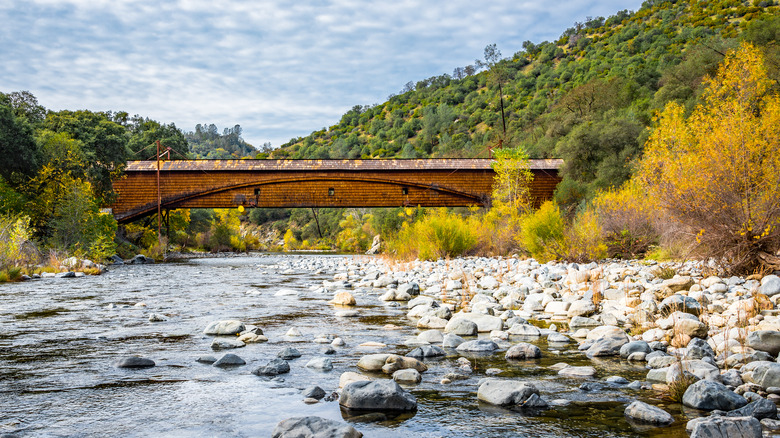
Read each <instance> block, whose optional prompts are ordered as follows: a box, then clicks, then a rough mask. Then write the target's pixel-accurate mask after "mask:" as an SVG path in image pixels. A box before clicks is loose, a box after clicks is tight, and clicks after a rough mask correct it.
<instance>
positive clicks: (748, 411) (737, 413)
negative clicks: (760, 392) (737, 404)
mask: <svg viewBox="0 0 780 438" xmlns="http://www.w3.org/2000/svg"><path fill="white" fill-rule="evenodd" d="M726 416H728V417H748V416H749V417H755V418H758V419H759V420H762V419H764V418H771V419H773V420H775V419H777V405H776V404H775V403H774V402H772V401H769V400H767V399H765V398H759V399H758V400H756V401H752V402H750V403H748V404H746V405H745V406H742V407H741V408H739V409H734V410H733V411H729V412H727V413H726Z"/></svg>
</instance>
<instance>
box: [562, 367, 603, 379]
mask: <svg viewBox="0 0 780 438" xmlns="http://www.w3.org/2000/svg"><path fill="white" fill-rule="evenodd" d="M558 375H559V376H562V377H573V378H579V379H589V378H591V377H593V376H595V375H596V369H595V368H593V367H591V366H583V367H572V366H567V367H565V368H563V369H561V370H559V371H558Z"/></svg>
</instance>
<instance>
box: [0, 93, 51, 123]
mask: <svg viewBox="0 0 780 438" xmlns="http://www.w3.org/2000/svg"><path fill="white" fill-rule="evenodd" d="M0 105H8V106H10V107H11V108H12V109H13V111H14V115H16V117H19V118H23V119H26V120H27V122H29V123H30V124H32V125H37V124H39V123H41V122H43V119H44V118H45V117H46V108H44V107H43V106H42V105H39V104H38V99H37V98H36V97H35V96H34V95H33V94H32V93H30V92H29V91H14V92H13V93H8V94H3V93H0Z"/></svg>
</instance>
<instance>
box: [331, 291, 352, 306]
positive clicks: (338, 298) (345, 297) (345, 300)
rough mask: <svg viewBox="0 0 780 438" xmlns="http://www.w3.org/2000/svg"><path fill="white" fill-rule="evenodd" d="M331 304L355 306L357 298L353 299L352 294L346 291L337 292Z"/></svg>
mask: <svg viewBox="0 0 780 438" xmlns="http://www.w3.org/2000/svg"><path fill="white" fill-rule="evenodd" d="M330 303H331V304H336V305H339V306H354V305H355V304H357V302H356V301H355V297H353V296H352V294H351V293H349V292H348V291H345V290H342V291H339V292H336V294H335V295H334V296H333V299H332V300H330Z"/></svg>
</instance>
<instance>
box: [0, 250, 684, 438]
mask: <svg viewBox="0 0 780 438" xmlns="http://www.w3.org/2000/svg"><path fill="white" fill-rule="evenodd" d="M349 260H350V258H349V257H343V256H318V255H317V256H312V255H301V256H296V255H290V256H281V255H279V256H277V255H271V256H268V255H257V256H248V257H227V258H200V259H190V260H185V261H181V262H176V263H166V264H156V265H124V266H115V267H111V268H110V270H109V272H107V273H105V274H103V275H99V276H87V277H82V278H47V279H40V280H32V281H27V282H22V283H9V284H2V285H0V382H2V384H1V385H0V436H3V437H5V436H9V437H16V436H20V437H21V436H36V437H38V436H51V437H58V436H166V437H190V436H220V437H221V436H225V437H228V436H230V437H232V436H237V437H250V436H270V435H271V431H272V430H273V428H274V426H275V425H276V424H277V423H278V422H279V421H281V420H283V419H285V418H289V417H292V416H302V415H317V416H321V417H325V418H330V419H334V420H339V421H344V420H345V419H346V420H347V421H350V422H352V425H353V426H354V427H355V428H357V429H358V430H360V431H361V432H363V433H364V434H365V436H366V437H399V436H416V437H461V436H463V437H468V436H473V437H500V436H507V437H508V436H512V437H517V436H521V437H526V436H527V437H532V436H533V437H540V436H541V437H545V436H548V437H553V436H556V437H557V436H572V437H600V438H606V437H628V436H665V437H668V436H680V437H684V436H686V434H685V432H684V424H685V422H684V421H678V422H677V423H675V425H673V426H672V427H671V428H663V429H657V428H649V429H647V430H644V429H635V428H632V426H631V425H629V424H628V423H627V421H626V419H625V418H624V416H623V409H624V408H625V406H626V404H627V403H630V402H631V401H632V400H634V399H642V400H645V401H649V402H652V403H654V404H657V405H658V404H659V401H658V400H648V399H646V398H644V396H647V395H650V393H649V392H647V391H644V392H633V391H630V390H626V389H624V388H621V387H618V386H610V385H606V384H605V385H602V386H603V387H602V388H601V389H599V390H596V391H591V392H586V391H582V390H580V389H579V386H580V385H581V384H582V381H576V380H574V381H572V380H567V379H560V378H559V377H557V375H556V373H555V372H554V371H551V370H549V369H548V368H547V367H548V366H549V365H552V364H555V363H557V362H567V363H570V364H572V365H580V364H588V365H593V366H595V367H596V368H597V370H598V376H599V377H607V376H610V375H615V374H617V375H621V376H623V377H626V378H628V379H629V380H633V379H640V380H641V379H642V378H643V377H644V375H645V374H646V370H645V369H644V367H643V366H633V367H632V366H630V365H627V363H626V362H624V361H623V362H621V361H620V360H601V361H594V360H590V359H586V358H585V357H584V355H582V354H581V353H580V352H578V351H577V349H576V344H572V345H571V346H570V347H568V348H564V349H551V348H548V347H547V345H546V344H545V343H544V340H540V341H538V342H536V344H537V345H539V346H540V347H541V348H542V351H543V358H542V359H540V360H534V361H524V362H520V363H514V364H509V363H507V361H506V360H504V357H503V356H504V353H503V352H499V353H496V354H495V355H492V356H488V357H472V358H470V361H471V363H472V364H473V366H474V368H475V371H474V374H473V376H472V377H470V378H469V379H468V380H463V381H456V382H453V383H451V384H446V385H443V384H441V383H440V380H441V379H442V377H443V376H444V374H446V373H447V372H450V371H453V370H454V369H456V368H457V366H458V365H457V363H456V359H458V357H459V356H460V355H459V354H457V353H456V352H454V351H452V352H450V354H448V356H447V357H446V358H443V359H438V360H426V363H428V365H429V371H427V372H425V373H424V374H423V381H422V383H420V384H419V385H416V386H412V387H407V388H408V389H409V390H410V391H411V392H412V393H413V394H414V395H415V396H416V397H417V400H418V404H419V406H418V410H417V412H416V413H415V414H414V415H411V414H410V415H405V416H402V417H398V418H395V419H388V420H384V421H378V422H376V421H374V422H372V421H368V419H366V418H361V417H358V418H345V415H346V414H342V412H341V410H340V409H339V405H338V403H337V402H335V401H331V402H326V401H321V402H319V403H316V404H311V405H309V404H305V403H304V402H303V397H302V395H301V390H302V389H304V388H305V387H308V386H310V385H312V384H316V385H319V386H321V387H322V388H323V389H325V390H326V391H327V392H328V393H330V392H332V391H335V390H337V389H338V380H339V376H340V375H341V373H343V372H345V371H359V370H358V369H357V367H356V363H357V361H358V360H359V359H360V357H361V356H363V355H365V354H370V353H380V352H381V353H397V354H404V353H407V352H409V351H410V350H411V349H412V348H411V347H407V346H406V345H404V341H405V340H407V339H408V338H410V337H412V336H415V335H416V334H417V333H419V330H418V329H416V328H415V326H414V325H413V324H411V322H410V321H409V320H408V319H407V318H406V308H405V306H401V307H392V306H388V305H387V304H386V303H384V302H382V301H380V300H379V299H378V296H379V293H378V292H379V291H371V290H354V291H352V292H353V294H354V295H355V296H356V298H357V300H358V307H357V310H358V312H359V316H358V317H352V318H343V317H336V316H335V312H336V310H335V309H334V307H333V306H332V305H330V304H328V300H330V299H331V298H332V291H324V290H322V289H318V287H321V286H322V284H323V281H333V276H334V273H335V268H336V266H338V264H339V263H342V262H344V261H349ZM280 289H289V290H293V291H296V292H297V294H296V295H288V296H281V297H280V296H275V293H276V292H278V291H279V290H280ZM152 313H155V314H159V315H163V316H164V317H165V320H164V321H161V322H150V321H149V315H150V314H152ZM225 319H238V320H241V321H242V322H244V323H249V324H255V325H257V326H259V327H261V328H262V329H263V331H264V334H265V335H266V336H267V337H268V338H269V341H268V342H265V343H259V344H249V345H247V346H246V347H244V348H240V349H234V350H230V352H231V353H234V354H237V355H238V356H240V357H242V358H243V359H244V360H246V362H247V365H245V366H240V367H235V368H232V369H222V368H216V367H213V366H210V365H208V364H204V363H200V362H197V361H196V359H197V358H198V357H200V356H203V355H214V356H216V357H219V356H221V354H223V353H224V352H225V351H220V352H214V351H212V350H211V348H210V345H211V342H212V340H213V337H211V336H206V335H204V334H203V329H204V328H205V327H206V326H207V325H208V324H209V323H210V322H212V321H216V320H225ZM293 327H295V328H297V329H298V330H299V331H300V332H301V334H302V336H300V337H287V336H286V333H287V332H288V330H289V329H290V328H293ZM320 334H329V335H333V336H338V337H341V338H342V339H344V341H345V342H346V345H345V346H342V347H334V349H335V350H336V351H335V353H334V354H331V355H329V356H328V357H330V359H331V360H332V362H333V366H334V369H333V370H332V371H329V372H320V371H315V370H312V369H308V368H306V367H305V364H306V362H308V360H309V359H310V358H313V357H319V356H322V355H323V351H324V350H325V349H326V348H327V347H328V346H329V345H328V344H319V343H316V342H313V340H314V338H315V337H316V336H317V335H320ZM367 341H374V342H381V343H384V344H387V347H386V348H367V347H365V348H364V347H359V345H360V344H361V343H364V342H367ZM287 346H294V347H295V348H297V349H298V350H300V351H301V353H303V357H301V358H299V359H295V360H293V361H291V362H290V364H291V368H292V371H291V372H290V373H289V374H285V375H282V376H281V378H277V379H269V378H263V377H258V376H255V375H253V374H252V373H251V371H252V370H254V369H255V368H257V367H258V366H260V365H262V364H265V363H266V362H267V361H269V360H270V359H273V358H275V357H276V354H277V353H278V352H279V351H280V350H282V349H283V348H284V347H287ZM136 355H137V356H143V357H147V358H150V359H152V360H154V361H155V362H156V366H155V367H153V368H147V369H125V368H117V367H116V366H115V363H116V362H117V361H118V360H119V359H120V358H123V357H127V356H136ZM491 367H493V368H500V369H502V370H504V373H503V374H501V377H513V378H523V379H526V380H529V381H532V382H533V383H534V384H535V385H537V386H538V387H539V389H540V391H541V393H542V396H543V397H544V398H545V399H548V400H552V399H566V400H569V401H571V403H570V404H568V405H567V406H563V407H555V408H551V409H549V410H546V411H543V412H541V413H534V414H529V413H523V412H521V411H512V410H507V409H500V408H495V407H491V406H489V405H484V404H481V403H479V402H478V401H477V397H476V389H477V382H478V380H479V379H480V378H482V377H485V373H484V372H485V370H487V369H488V368H491ZM372 377H379V376H372ZM664 408H665V409H666V410H668V411H669V412H671V413H672V414H674V415H675V417H676V418H678V420H683V419H684V417H683V416H682V415H681V413H680V408H679V405H668V406H664Z"/></svg>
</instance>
